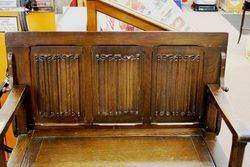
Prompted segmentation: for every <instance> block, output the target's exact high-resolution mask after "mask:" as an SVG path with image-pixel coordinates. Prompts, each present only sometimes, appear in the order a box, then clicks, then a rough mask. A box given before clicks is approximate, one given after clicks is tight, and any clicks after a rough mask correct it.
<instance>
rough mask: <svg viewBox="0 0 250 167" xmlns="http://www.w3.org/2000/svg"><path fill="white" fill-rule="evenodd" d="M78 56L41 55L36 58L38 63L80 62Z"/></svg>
mask: <svg viewBox="0 0 250 167" xmlns="http://www.w3.org/2000/svg"><path fill="white" fill-rule="evenodd" d="M78 59H79V55H78V54H39V55H36V56H35V61H36V62H45V61H47V62H56V61H65V60H78Z"/></svg>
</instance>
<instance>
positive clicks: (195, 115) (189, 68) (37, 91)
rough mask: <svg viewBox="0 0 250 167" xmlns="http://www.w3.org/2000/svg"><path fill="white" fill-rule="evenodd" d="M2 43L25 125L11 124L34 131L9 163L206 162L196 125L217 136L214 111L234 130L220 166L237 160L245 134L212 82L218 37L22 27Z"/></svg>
mask: <svg viewBox="0 0 250 167" xmlns="http://www.w3.org/2000/svg"><path fill="white" fill-rule="evenodd" d="M6 41H7V50H8V52H12V53H13V56H14V59H15V60H16V61H17V62H16V63H15V67H14V69H13V71H14V75H13V76H14V83H15V84H17V85H20V84H24V85H27V94H26V97H27V98H26V100H25V102H24V103H25V105H23V107H22V108H25V110H26V111H27V121H25V119H23V118H24V116H23V115H18V114H17V115H16V116H17V117H18V118H19V120H21V124H19V125H18V126H17V127H19V128H21V129H22V130H21V131H23V132H25V130H24V129H25V128H24V127H26V125H27V124H28V125H29V126H28V127H29V129H28V130H30V129H34V131H32V132H34V134H33V133H32V137H29V138H26V139H24V140H20V142H21V141H22V142H21V143H24V144H23V146H21V145H20V144H19V145H17V148H16V149H17V151H14V154H13V157H12V158H11V159H12V164H14V162H16V161H17V160H20V159H21V164H22V165H23V166H25V165H26V166H29V165H35V164H36V165H37V166H39V165H40V166H48V162H50V164H51V165H53V166H56V165H59V166H60V165H62V164H64V165H79V163H86V165H98V164H97V163H100V162H94V161H96V160H97V158H99V160H103V161H106V160H107V159H105V156H106V155H108V156H110V161H108V162H107V164H109V165H111V166H112V165H115V164H114V163H113V162H114V161H117V160H120V161H122V163H124V165H125V164H131V162H132V161H133V162H134V163H135V164H137V165H142V162H145V161H146V159H147V160H148V159H150V158H151V157H154V158H153V159H150V161H151V163H152V164H154V165H157V164H159V162H162V163H161V164H162V165H163V166H164V165H165V166H166V165H180V166H181V165H183V164H184V163H185V165H190V166H196V165H197V166H214V165H215V164H214V162H213V159H212V158H211V157H210V154H209V151H208V148H207V146H206V144H207V143H206V142H204V141H203V139H202V133H201V131H202V130H203V131H204V133H206V132H207V131H210V132H213V133H219V130H220V124H221V117H222V118H223V119H224V120H225V122H226V124H227V125H228V126H229V128H230V130H231V132H232V134H233V136H234V143H233V145H232V151H231V158H230V163H229V165H231V166H233V165H234V164H237V165H238V166H241V163H242V159H243V155H244V147H245V145H246V143H247V142H248V141H250V137H249V131H248V129H247V128H246V127H245V126H244V125H243V124H241V122H240V119H239V118H237V117H236V116H235V114H234V112H233V111H232V109H231V108H230V103H229V102H228V101H227V100H226V98H225V95H224V93H223V89H221V88H220V84H222V82H221V80H222V79H223V77H224V73H225V71H224V70H223V69H224V63H225V61H223V62H222V61H221V53H222V52H225V53H226V49H227V34H225V33H174V32H134V33H128V32H126V33H121V32H120V33H119V32H109V33H108V32H99V33H98V32H68V33H66V32H46V33H42V32H22V33H7V35H6ZM225 58H226V57H225ZM207 85H208V87H207ZM222 85H223V84H222ZM10 98H13V97H12V96H10ZM15 99H16V98H14V100H15ZM7 104H8V103H7ZM12 107H15V105H14V106H12ZM12 107H10V108H8V110H9V109H14V108H12ZM5 110H7V109H5ZM7 113H8V112H7ZM0 114H1V113H0ZM21 117H22V119H20V118H21ZM8 118H9V117H8ZM3 120H4V121H6V120H7V119H6V117H3ZM25 122H26V123H27V124H25ZM5 125H7V124H4V127H5ZM203 128H204V129H203ZM3 134H4V133H3ZM1 136H2V133H1ZM70 138H72V139H71V140H70ZM205 138H206V136H205ZM121 142H124V143H125V144H124V143H123V144H122V143H121ZM101 143H102V144H103V145H102V144H101ZM166 144H167V145H168V147H166V149H163V150H162V149H160V148H162V146H164V148H165V146H166ZM82 145H88V146H89V147H84V148H82V147H81V146H82ZM59 146H60V148H61V149H62V155H58V154H56V151H57V150H58V148H57V147H59ZM131 146H133V147H131ZM19 147H20V150H18V149H19ZM97 147H98V148H100V150H102V149H103V152H99V151H98V149H96V148H97ZM80 148H82V149H80ZM90 148H92V149H93V150H97V151H95V152H94V153H93V152H92V153H90V152H88V151H89V149H90ZM125 148H128V149H131V150H129V152H127V151H128V150H125ZM133 148H137V151H135V150H133ZM143 148H144V149H146V150H144V151H142V150H143ZM150 148H152V149H153V150H154V149H155V150H156V151H155V152H153V153H151V152H152V151H147V149H148V150H149V149H150ZM74 149H75V150H76V152H77V153H79V154H72V151H74ZM55 150H56V151H55ZM209 150H210V152H211V153H212V155H213V150H212V149H210V147H209ZM211 150H212V151H211ZM157 151H159V152H157ZM86 152H87V154H86ZM125 153H131V154H126V155H125ZM137 154H138V155H140V156H141V157H138V156H137ZM180 154H181V155H180ZM83 155H84V156H83ZM182 155H183V156H182ZM61 156H63V157H64V158H61ZM53 158H54V159H53ZM85 158H86V159H85ZM140 158H141V159H140ZM173 159H174V160H173ZM54 160H57V161H54ZM85 160H87V161H88V162H89V164H87V162H86V161H85ZM147 162H148V161H147ZM9 164H11V162H9Z"/></svg>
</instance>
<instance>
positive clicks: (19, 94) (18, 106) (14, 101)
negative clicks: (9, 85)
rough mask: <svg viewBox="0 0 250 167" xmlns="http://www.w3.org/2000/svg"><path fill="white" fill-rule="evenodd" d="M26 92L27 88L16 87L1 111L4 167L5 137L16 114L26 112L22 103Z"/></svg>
mask: <svg viewBox="0 0 250 167" xmlns="http://www.w3.org/2000/svg"><path fill="white" fill-rule="evenodd" d="M25 90H26V87H25V86H15V87H14V88H13V89H12V90H11V92H10V94H9V96H8V98H7V100H6V102H5V103H4V105H3V107H2V108H1V109H0V166H3V167H4V166H6V159H5V154H4V147H3V146H4V145H3V137H4V136H5V133H6V132H7V130H8V128H9V126H10V124H11V122H12V120H13V118H14V115H15V114H16V112H17V111H24V110H22V107H23V106H22V101H23V100H24V95H25ZM20 114H24V113H20ZM25 122H26V120H24V121H23V123H24V124H25ZM24 124H23V125H24Z"/></svg>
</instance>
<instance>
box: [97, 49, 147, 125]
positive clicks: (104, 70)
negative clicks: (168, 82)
mask: <svg viewBox="0 0 250 167" xmlns="http://www.w3.org/2000/svg"><path fill="white" fill-rule="evenodd" d="M143 56H144V53H143V49H142V48H141V47H139V46H96V47H93V58H94V60H93V62H94V67H93V68H94V69H93V71H94V73H93V75H94V76H95V80H94V85H95V86H94V91H95V92H94V110H93V117H94V123H137V122H141V121H142V113H141V103H142V102H141V82H142V78H141V76H142V74H141V73H142V60H143Z"/></svg>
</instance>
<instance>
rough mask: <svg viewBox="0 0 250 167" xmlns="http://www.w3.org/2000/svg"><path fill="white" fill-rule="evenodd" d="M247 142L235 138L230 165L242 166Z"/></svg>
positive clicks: (232, 166)
mask: <svg viewBox="0 0 250 167" xmlns="http://www.w3.org/2000/svg"><path fill="white" fill-rule="evenodd" d="M246 145H247V143H245V142H238V141H236V140H234V139H233V143H232V147H231V154H230V159H229V167H241V166H242V162H243V157H244V152H245V147H246Z"/></svg>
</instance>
